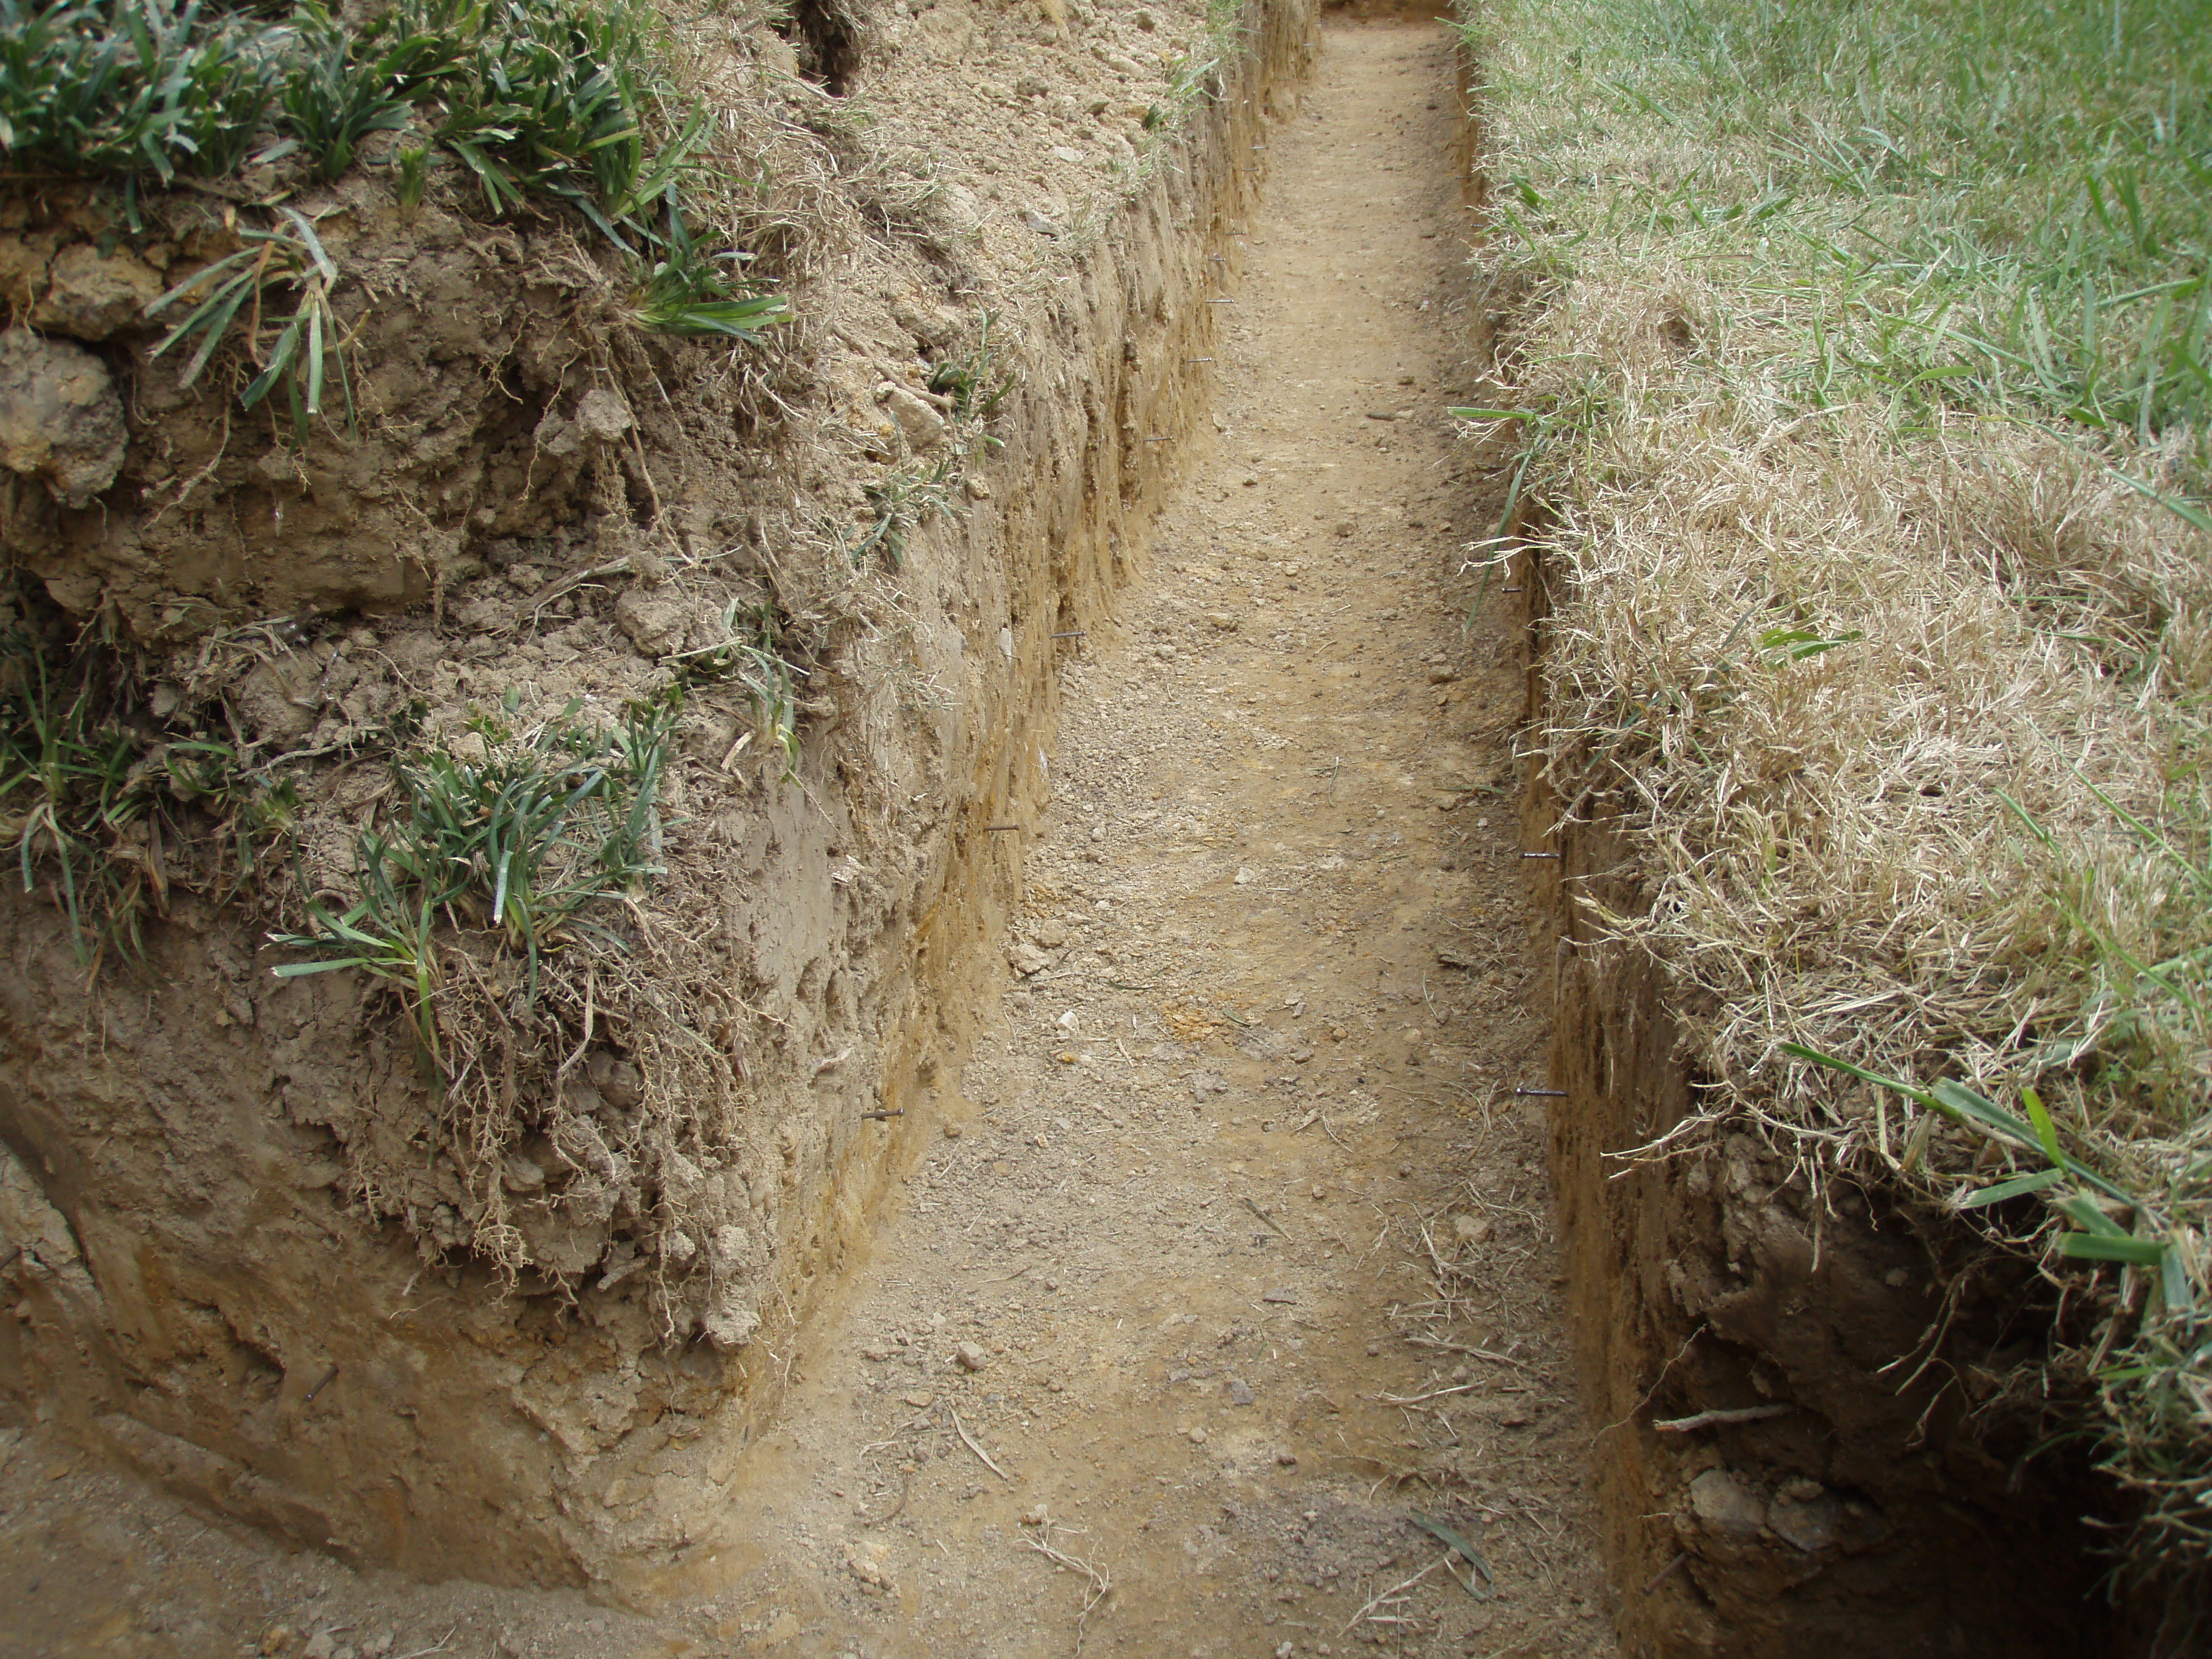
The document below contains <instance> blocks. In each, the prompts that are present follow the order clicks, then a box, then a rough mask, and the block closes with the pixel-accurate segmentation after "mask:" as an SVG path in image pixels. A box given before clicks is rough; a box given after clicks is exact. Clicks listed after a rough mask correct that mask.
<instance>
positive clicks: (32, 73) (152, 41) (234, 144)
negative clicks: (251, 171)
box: [0, 0, 289, 185]
mask: <svg viewBox="0 0 2212 1659" xmlns="http://www.w3.org/2000/svg"><path fill="white" fill-rule="evenodd" d="M288 44H289V40H288V37H287V36H286V35H285V34H284V33H283V32H282V31H280V30H277V29H275V28H272V27H270V26H269V25H267V24H266V23H265V22H264V21H261V20H259V19H258V18H253V17H251V16H250V15H249V16H240V15H233V14H232V13H230V12H228V11H227V10H222V9H203V6H202V3H201V0H189V3H187V4H186V5H185V6H184V7H183V8H181V9H179V8H177V7H174V6H172V5H170V4H169V3H167V0H110V3H106V4H102V3H99V0H84V3H77V4H60V5H41V4H40V3H37V0H0V156H4V157H5V158H6V159H7V160H8V161H9V164H10V165H11V166H15V167H26V168H28V169H32V170H36V171H46V172H51V173H59V174H68V175H85V174H90V175H94V176H112V177H118V178H123V179H139V178H141V177H150V178H152V179H155V181H157V182H159V183H161V184H163V185H166V184H167V183H169V182H170V181H171V180H172V179H175V178H176V177H177V176H178V175H179V173H182V174H185V175H188V176H192V177H198V178H207V179H219V178H223V177H226V176H228V174H230V173H235V172H236V171H237V170H238V168H239V167H240V166H241V165H242V164H243V163H244V161H245V160H246V155H247V154H248V152H249V151H250V150H251V149H252V148H253V147H254V144H255V143H256V141H257V139H258V137H260V135H261V133H262V131H263V126H264V118H265V117H266V116H267V114H268V112H269V111H270V107H271V106H272V105H273V104H274V103H275V101H276V95H277V89H278V87H279V85H280V84H281V82H282V78H283V63H284V58H285V54H286V51H287V48H288Z"/></svg>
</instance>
